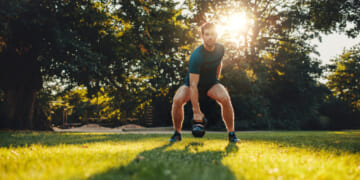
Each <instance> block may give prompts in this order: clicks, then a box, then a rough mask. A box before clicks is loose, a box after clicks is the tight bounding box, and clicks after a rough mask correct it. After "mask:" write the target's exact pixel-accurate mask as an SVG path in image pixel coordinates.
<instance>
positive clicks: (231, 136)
mask: <svg viewBox="0 0 360 180" xmlns="http://www.w3.org/2000/svg"><path fill="white" fill-rule="evenodd" d="M229 142H232V143H240V139H239V138H237V137H236V135H235V131H232V132H230V133H229Z"/></svg>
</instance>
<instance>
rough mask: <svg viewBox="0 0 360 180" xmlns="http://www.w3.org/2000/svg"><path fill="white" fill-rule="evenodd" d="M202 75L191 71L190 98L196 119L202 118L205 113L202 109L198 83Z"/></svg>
mask: <svg viewBox="0 0 360 180" xmlns="http://www.w3.org/2000/svg"><path fill="white" fill-rule="evenodd" d="M199 79H200V75H199V74H194V73H190V100H191V104H192V107H193V114H194V120H202V118H203V116H204V115H203V113H202V112H201V110H200V104H199V91H198V83H199Z"/></svg>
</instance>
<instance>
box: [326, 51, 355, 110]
mask: <svg viewBox="0 0 360 180" xmlns="http://www.w3.org/2000/svg"><path fill="white" fill-rule="evenodd" d="M332 62H333V65H331V66H330V67H332V71H331V74H330V75H329V77H328V79H329V81H328V82H327V86H328V87H329V88H330V90H331V91H332V92H333V94H334V96H335V97H337V98H338V99H339V100H341V101H343V102H345V103H346V104H347V105H348V107H349V108H350V109H352V110H353V111H360V86H359V84H360V44H358V45H355V46H354V47H352V48H351V49H349V50H344V52H343V54H342V55H340V56H339V57H337V58H335V59H333V60H332Z"/></svg>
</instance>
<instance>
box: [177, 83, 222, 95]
mask: <svg viewBox="0 0 360 180" xmlns="http://www.w3.org/2000/svg"><path fill="white" fill-rule="evenodd" d="M219 83H220V82H219V80H216V81H215V82H213V83H209V84H199V85H198V92H199V96H200V95H206V93H207V92H208V91H209V90H210V89H211V88H212V87H213V86H214V85H215V84H219ZM184 85H185V86H188V87H190V84H189V82H186V81H185V83H184Z"/></svg>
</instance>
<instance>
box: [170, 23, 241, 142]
mask: <svg viewBox="0 0 360 180" xmlns="http://www.w3.org/2000/svg"><path fill="white" fill-rule="evenodd" d="M201 38H202V40H203V44H202V45H201V46H199V47H198V48H196V49H195V50H194V52H193V53H192V54H191V57H190V64H189V73H188V74H187V76H186V77H185V83H184V85H182V86H181V87H180V88H179V89H178V90H177V91H176V93H175V96H174V99H173V105H172V111H171V114H172V120H173V125H174V129H175V132H174V135H173V136H172V137H171V139H170V140H169V141H171V142H176V141H181V127H182V123H183V120H184V105H185V104H186V102H188V101H189V100H191V104H192V107H193V115H194V116H193V119H194V121H195V123H203V117H204V114H203V113H202V112H201V110H200V105H199V93H204V94H206V95H207V96H209V97H210V98H211V99H214V100H216V101H217V102H218V103H219V104H220V106H221V112H222V118H223V119H224V122H225V125H226V128H227V131H228V133H229V141H230V142H235V143H236V142H240V139H238V138H237V137H236V136H235V129H234V109H233V107H232V104H231V99H230V96H229V93H228V92H227V90H226V89H225V87H224V86H223V85H222V84H220V83H219V80H218V79H219V76H220V71H221V61H222V58H223V56H224V49H225V48H224V46H223V45H222V44H219V43H216V39H217V32H216V25H215V24H214V23H205V24H204V25H202V26H201Z"/></svg>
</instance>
